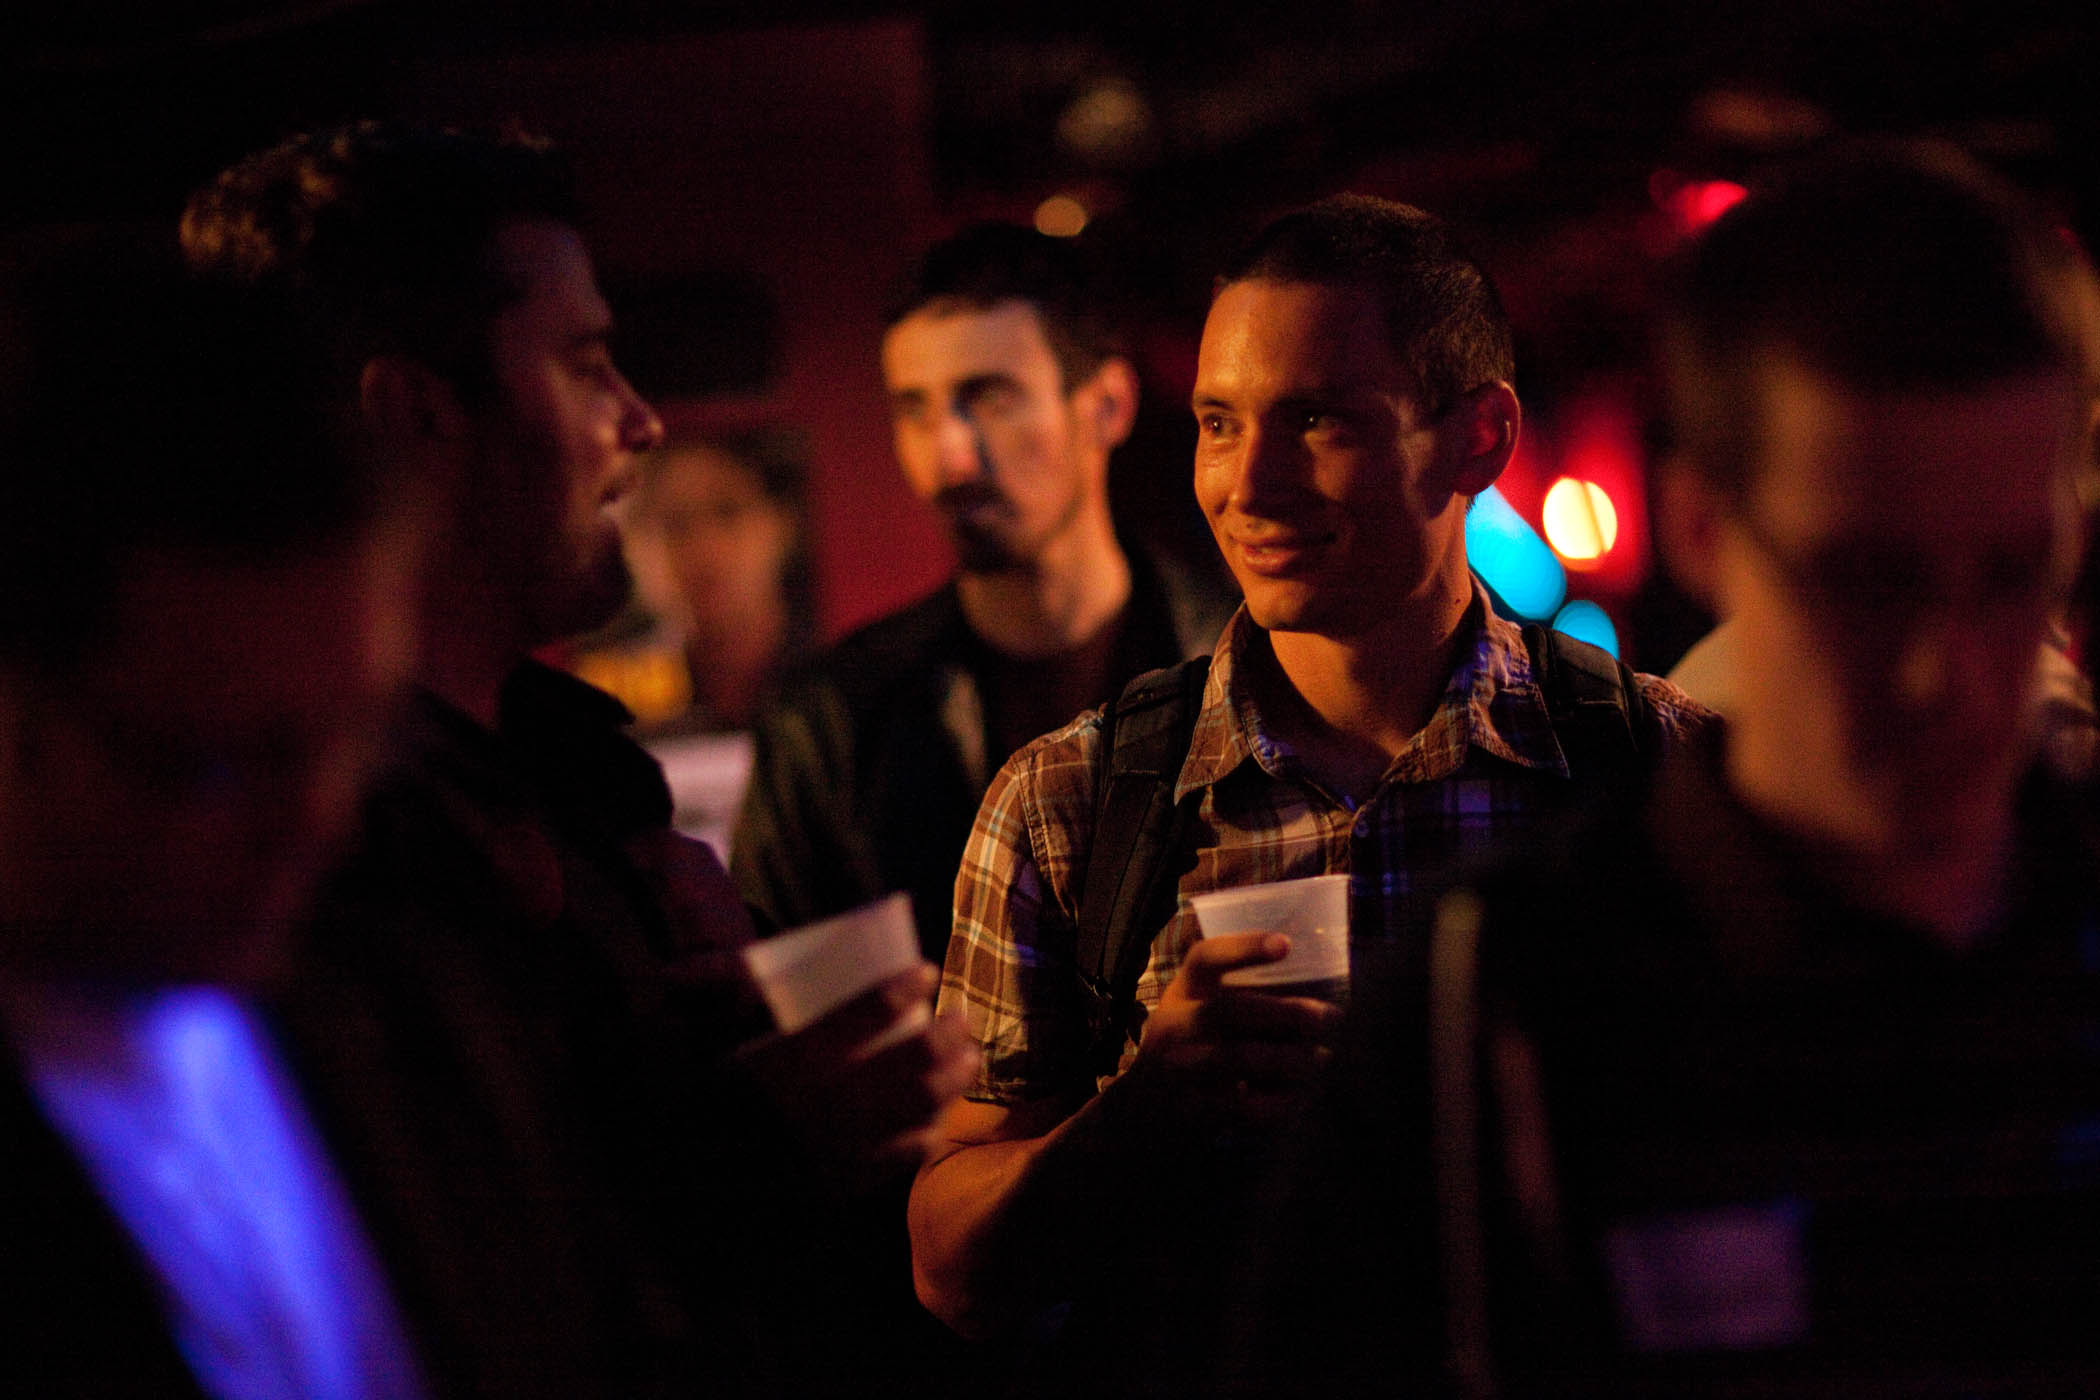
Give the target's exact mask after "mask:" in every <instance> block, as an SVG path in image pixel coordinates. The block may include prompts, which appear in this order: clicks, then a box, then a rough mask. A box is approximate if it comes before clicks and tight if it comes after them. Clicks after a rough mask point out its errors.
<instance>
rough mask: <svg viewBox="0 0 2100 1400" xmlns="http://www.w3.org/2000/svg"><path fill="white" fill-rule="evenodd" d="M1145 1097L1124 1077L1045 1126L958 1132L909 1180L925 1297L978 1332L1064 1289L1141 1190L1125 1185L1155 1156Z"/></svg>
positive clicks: (1100, 1249) (1118, 1230)
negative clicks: (1027, 1131) (1005, 1132)
mask: <svg viewBox="0 0 2100 1400" xmlns="http://www.w3.org/2000/svg"><path fill="white" fill-rule="evenodd" d="M1143 1097H1144V1096H1143V1094H1142V1092H1141V1086H1133V1085H1131V1084H1130V1083H1129V1082H1128V1078H1127V1077H1126V1079H1124V1080H1118V1081H1117V1082H1115V1083H1113V1084H1111V1085H1110V1086H1109V1087H1108V1088H1107V1089H1106V1090H1105V1091H1104V1092H1102V1093H1101V1094H1099V1095H1097V1096H1095V1097H1094V1098H1091V1099H1088V1100H1087V1101H1086V1102H1085V1103H1084V1104H1082V1105H1081V1106H1080V1107H1079V1108H1078V1109H1077V1110H1076V1111H1075V1112H1072V1113H1070V1114H1069V1115H1068V1116H1066V1117H1064V1118H1063V1119H1062V1120H1061V1121H1051V1123H1050V1126H1049V1127H1048V1128H1047V1129H1046V1130H1045V1131H1043V1132H1041V1133H1040V1134H1038V1135H1035V1136H1017V1137H1005V1138H1000V1139H997V1140H992V1141H980V1142H964V1143H961V1144H959V1145H954V1144H953V1140H952V1139H951V1146H950V1147H949V1148H948V1149H947V1150H945V1151H943V1152H941V1153H940V1154H939V1155H937V1156H935V1157H934V1158H933V1159H932V1160H931V1161H929V1162H928V1163H927V1165H926V1166H924V1167H922V1168H920V1171H919V1176H918V1180H917V1181H916V1182H915V1183H914V1184H913V1186H912V1192H911V1205H910V1211H909V1222H910V1228H911V1241H912V1274H913V1278H914V1281H915V1283H916V1284H917V1286H918V1291H919V1298H920V1300H921V1301H922V1302H924V1303H925V1304H926V1306H927V1307H928V1308H929V1309H931V1310H932V1311H933V1313H934V1314H935V1315H936V1316H938V1317H939V1318H941V1320H942V1321H944V1322H946V1323H947V1324H948V1325H949V1326H951V1327H953V1328H954V1329H955V1330H957V1331H958V1332H961V1333H963V1334H964V1335H965V1336H971V1337H988V1336H998V1335H1002V1334H1007V1333H1011V1332H1013V1331H1014V1330H1016V1329H1017V1328H1019V1327H1020V1326H1021V1325H1023V1324H1024V1323H1026V1322H1027V1321H1028V1320H1029V1319H1030V1318H1031V1317H1033V1316H1034V1315H1036V1314H1038V1313H1039V1312H1041V1311H1042V1310H1043V1309H1045V1308H1047V1307H1050V1306H1052V1305H1054V1304H1057V1303H1060V1302H1064V1301H1067V1300H1069V1299H1070V1298H1071V1296H1072V1295H1073V1292H1074V1287H1075V1285H1076V1284H1077V1283H1078V1282H1080V1280H1081V1279H1082V1277H1083V1276H1084V1275H1085V1274H1087V1273H1090V1272H1094V1271H1097V1270H1098V1269H1099V1268H1100V1267H1101V1264H1102V1260H1103V1258H1104V1254H1105V1252H1107V1251H1109V1250H1111V1249H1113V1248H1114V1247H1115V1244H1116V1242H1117V1240H1119V1239H1121V1238H1124V1237H1125V1231H1126V1229H1127V1227H1128V1222H1127V1221H1126V1219H1125V1218H1124V1217H1125V1202H1130V1201H1135V1200H1136V1199H1138V1198H1140V1197H1142V1196H1144V1194H1145V1193H1143V1192H1141V1191H1138V1190H1135V1189H1133V1190H1129V1191H1125V1190H1123V1189H1121V1184H1126V1183H1135V1182H1136V1181H1138V1180H1140V1177H1139V1175H1138V1174H1139V1173H1140V1172H1143V1171H1147V1170H1150V1169H1153V1168H1156V1166H1157V1162H1158V1150H1157V1149H1158V1147H1159V1144H1158V1143H1156V1142H1155V1141H1154V1138H1155V1136H1156V1134H1155V1133H1154V1132H1153V1127H1154V1125H1153V1124H1151V1123H1150V1122H1148V1121H1147V1120H1148V1117H1149V1115H1148V1114H1146V1112H1145V1111H1144V1109H1143V1106H1142V1104H1141V1102H1140V1100H1141V1099H1142V1098H1143ZM976 1107H981V1106H975V1105H966V1106H965V1111H968V1110H969V1109H970V1108H976ZM1046 1108H1047V1106H1046ZM1014 1112H1016V1113H1018V1114H1024V1115H1025V1114H1028V1113H1029V1110H1027V1109H1019V1110H1014ZM1041 1116H1042V1117H1043V1118H1046V1119H1053V1120H1054V1110H1050V1111H1049V1112H1046V1113H1044V1114H1043V1115H1041ZM1015 1126H1017V1127H1019V1126H1022V1125H1019V1124H1017V1125H1015ZM1027 1126H1034V1124H1027Z"/></svg>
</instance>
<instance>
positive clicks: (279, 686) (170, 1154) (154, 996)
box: [0, 227, 435, 1400]
mask: <svg viewBox="0 0 2100 1400" xmlns="http://www.w3.org/2000/svg"><path fill="white" fill-rule="evenodd" d="M282 311H283V308H282V307H279V306H275V305H272V304H270V303H269V302H268V301H267V300H266V299H256V300H248V301H242V302H238V303H228V302H226V301H224V300H223V299H221V298H218V297H207V296H201V295H199V294H198V292H197V289H196V288H194V287H193V286H191V285H189V284H188V282H187V280H186V279H185V278H184V277H183V275H182V269H181V263H180V260H179V258H178V256H177V252H176V248H175V240H174V230H173V228H172V227H163V228H160V229H158V230H156V231H154V232H153V233H146V232H138V233H133V232H130V231H110V232H107V233H105V234H96V235H92V236H84V237H80V238H74V237H68V238H64V239H59V240H56V241H55V242H53V241H43V240H36V241H29V242H24V243H22V244H20V245H18V246H15V247H13V248H11V249H10V251H9V253H8V255H7V256H6V257H5V258H4V259H0V344H4V345H5V346H6V352H5V354H4V355H0V1064H4V1066H5V1070H4V1073H0V1178H4V1179H5V1181H6V1182H7V1190H6V1192H5V1194H4V1198H0V1256H4V1257H5V1259H6V1261H7V1264H6V1268H5V1269H4V1270H0V1390H4V1391H6V1392H7V1393H9V1394H17V1395H125V1396H140V1397H159V1396H191V1397H195V1396H210V1397H217V1400H234V1397H251V1396H284V1397H291V1396H311V1397H329V1398H330V1400H409V1398H410V1397H418V1396H424V1395H428V1394H432V1393H435V1392H434V1391H433V1390H431V1389H430V1388H428V1387H427V1386H426V1384H425V1373H424V1367H423V1364H422V1357H421V1355H420V1349H419V1342H420V1340H421V1336H420V1326H419V1324H420V1322H421V1319H420V1318H419V1317H417V1316H416V1315H415V1314H414V1313H413V1311H412V1309H411V1307H410V1305H411V1304H412V1303H413V1301H414V1300H413V1297H412V1295H411V1294H410V1293H409V1292H408V1291H405V1290H403V1289H401V1288H400V1287H399V1279H398V1276H397V1275H395V1274H394V1273H393V1271H392V1270H391V1268H390V1267H389V1265H390V1263H391V1260H390V1259H389V1257H388V1256H387V1255H386V1253H385V1252H384V1251H383V1250H381V1249H380V1248H378V1244H379V1243H380V1241H379V1239H378V1237H377V1232H376V1228H375V1227H376V1226H377V1225H379V1224H380V1223H381V1217H382V1215H383V1212H381V1211H379V1210H376V1209H375V1206H376V1203H375V1202H374V1200H373V1199H372V1198H371V1197H370V1196H368V1195H366V1194H365V1193H363V1192H361V1191H360V1190H359V1189H358V1188H359V1187H361V1186H362V1185H363V1184H364V1183H363V1182H362V1180H361V1179H360V1178H359V1177H358V1176H357V1174H356V1173H355V1172H354V1171H353V1170H352V1167H353V1165H354V1163H353V1162H352V1161H351V1159H350V1158H349V1157H347V1156H346V1155H345V1152H344V1148H345V1143H344V1142H343V1140H342V1139H341V1137H340V1136H339V1135H337V1134H335V1133H334V1132H332V1131H331V1129H333V1128H334V1127H335V1124H334V1123H333V1122H331V1121H330V1120H329V1119H328V1118H327V1117H326V1115H325V1114H324V1113H322V1112H321V1109H322V1107H323V1103H322V1100H321V1098H320V1097H319V1096H317V1095H316V1094H315V1092H314V1085H313V1083H312V1082H311V1081H310V1080H309V1079H308V1077H307V1076H306V1075H305V1074H304V1073H303V1072H302V1066H301V1065H300V1064H299V1062H298V1059H297V1057H296V1055H295V1054H294V1053H293V1051H292V1049H291V1048H290V1047H289V1046H288V1045H287V1043H286V1041H285V1039H284V1037H283V1036H282V1035H281V1033H280V1027H279V1025H278V1022H277V1018H276V1016H275V1014H274V1013H275V1010H276V1008H277V1006H278V1004H279V1002H280V1001H281V999H282V998H283V997H284V995H285V994H286V993H287V992H288V991H289V990H290V989H291V988H293V987H295V986H296V985H297V984H298V982H299V981H300V979H301V978H303V976H304V975H305V974H306V972H307V970H308V968H309V966H310V964H309V963H308V961H307V959H306V957H305V956H304V950H303V948H302V947H301V944H300V940H299V938H298V936H297V930H298V928H299V926H300V923H301V920H302V914H303V910H304V908H305V906H306V904H307V900H308V897H309V896H310V894H311V892H312V889H313V886H314V883H315V881H316V880H317V879H318V878H319V877H320V875H321V873H322V871H323V870H324V869H325V868H326V865H327V863H328V862H329V861H330V860H331V859H332V858H333V856H334V855H335V853H336V851H337V849H338V847H339V846H340V844H341V842H342V840H343V839H344V837H345V836H346V835H347V834H348V833H349V831H350V830H351V828H352V827H353V825H354V820H355V816H356V807H357V801H358V798H359V795H360V793H361V792H362V790H363V787H364V782H365V779H366V776H367V774H368V772H369V770H370V769H371V767H372V765H373V763H374V762H375V761H376V759H377V758H378V755H379V752H380V741H381V738H382V735H383V733H384V729H385V725H386V722H387V718H388V716H389V715H390V713H391V712H392V709H393V707H394V705H395V704H396V702H397V701H398V700H399V698H400V695H401V691H402V688H403V686H404V684H405V683H406V681H407V679H408V676H409V674H410V671H411V668H412V666H413V663H414V657H415V623H416V611H417V601H418V583H417V578H418V572H419V570H420V568H421V562H422V559H423V556H424V553H425V548H426V544H427V541H428V537H429V534H430V529H429V526H430V516H431V513H432V511H431V507H432V505H433V499H432V496H433V493H432V492H431V491H430V489H429V484H428V483H419V482H416V481H412V480H409V479H406V478H405V477H404V476H403V475H402V474H401V473H399V472H397V471H394V470H392V468H391V466H390V465H389V464H387V463H385V462H384V461H379V460H375V459H374V458H372V457H370V456H369V455H367V454H366V453H364V452H363V451H362V450H361V445H362V443H361V438H360V435H359V434H357V433H356V432H355V431H354V425H353V424H351V423H349V422H347V421H346V420H345V419H344V418H343V417H342V416H341V415H339V414H336V413H333V412H332V411H331V409H330V403H331V395H330V394H329V392H328V390H329V389H330V387H331V384H330V381H329V377H328V374H327V366H326V365H325V364H323V363H321V362H320V361H318V360H317V358H316V357H315V356H314V355H313V354H312V353H311V349H310V347H309V346H308V345H307V344H306V343H305V341H304V339H303V335H302V334H301V331H300V328H299V327H298V326H297V324H296V323H295V322H294V321H291V320H288V319H287V318H285V317H284V316H283V315H282V314H281V313H282Z"/></svg>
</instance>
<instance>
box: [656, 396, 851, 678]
mask: <svg viewBox="0 0 2100 1400" xmlns="http://www.w3.org/2000/svg"><path fill="white" fill-rule="evenodd" d="M804 514H805V501H804V472H803V469H802V462H801V459H800V457H799V456H798V455H797V454H796V453H795V452H794V451H793V450H792V448H791V446H790V445H789V444H788V443H787V442H786V441H784V440H781V439H779V438H778V437H777V435H768V434H763V433H741V434H724V435H720V436H716V437H707V438H699V437H695V438H690V439H682V440H679V441H674V442H673V443H671V444H670V445H669V446H666V447H663V448H660V449H658V450H657V451H655V452H652V453H650V454H649V455H648V456H646V457H644V458H643V459H642V463H641V473H640V484H639V485H638V486H637V487H636V488H635V493H634V499H633V501H632V502H631V503H630V506H629V510H628V552H629V554H630V556H632V558H633V561H634V566H635V576H636V580H637V582H638V584H639V586H640V590H641V592H642V594H643V597H644V599H645V600H646V601H647V602H648V603H649V604H650V606H651V609H652V610H653V611H655V612H656V613H657V614H658V615H659V616H660V617H662V618H664V619H665V620H666V621H667V622H669V623H670V624H671V626H672V627H673V629H674V630H676V631H677V632H678V633H679V634H680V635H681V636H685V637H689V638H701V639H708V638H716V637H724V636H729V635H732V634H735V633H738V632H742V631H747V630H749V629H752V628H754V627H773V628H777V627H779V626H782V625H785V624H787V623H788V622H790V621H791V620H795V621H801V622H806V621H807V612H808V604H809V598H808V593H809V559H808V551H807V541H806V530H805V526H804Z"/></svg>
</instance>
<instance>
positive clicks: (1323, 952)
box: [1189, 875, 1349, 987]
mask: <svg viewBox="0 0 2100 1400" xmlns="http://www.w3.org/2000/svg"><path fill="white" fill-rule="evenodd" d="M1189 906H1190V907H1191V908H1193V909H1194V910H1195V911H1196V922H1197V923H1198V924H1199V925H1201V926H1202V929H1203V936H1204V937H1205V938H1214V937H1216V936H1218V935H1219V934H1224V933H1282V934H1288V935H1289V936H1290V940H1291V951H1290V952H1289V953H1288V954H1286V955H1285V956H1284V959H1283V961H1281V962H1273V963H1263V964H1261V965H1260V966H1258V967H1239V968H1234V969H1233V970H1232V971H1230V972H1228V973H1226V974H1225V976H1224V978H1223V981H1224V984H1225V985H1226V986H1228V987H1276V986H1295V985H1298V984H1301V983H1305V984H1323V983H1324V984H1341V985H1344V986H1346V985H1347V983H1348V981H1349V877H1348V876H1347V875H1311V876H1307V877H1306V878H1304V879H1302V880H1277V881H1274V882H1272V883H1270V884H1266V885H1242V886H1240V887H1239V888H1237V889H1230V890H1212V891H1211V892H1210V893H1208V894H1199V895H1191V896H1190V897H1189Z"/></svg>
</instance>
